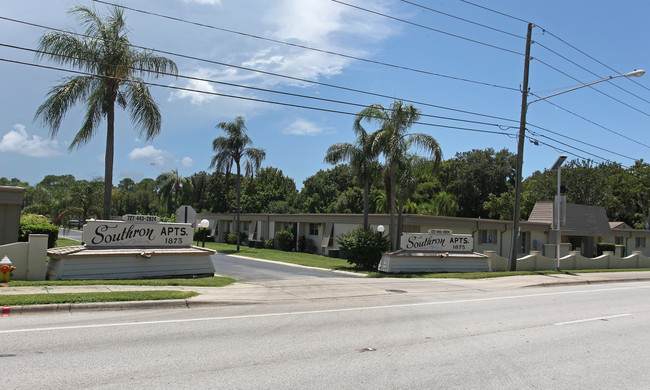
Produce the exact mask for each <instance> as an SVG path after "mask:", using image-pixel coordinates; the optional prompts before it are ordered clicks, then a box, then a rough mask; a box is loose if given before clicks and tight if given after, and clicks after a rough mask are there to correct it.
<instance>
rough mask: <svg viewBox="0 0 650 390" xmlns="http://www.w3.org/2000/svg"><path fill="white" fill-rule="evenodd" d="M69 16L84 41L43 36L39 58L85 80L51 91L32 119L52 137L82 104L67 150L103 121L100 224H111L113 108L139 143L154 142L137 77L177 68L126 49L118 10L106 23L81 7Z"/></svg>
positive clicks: (154, 108)
mask: <svg viewBox="0 0 650 390" xmlns="http://www.w3.org/2000/svg"><path fill="white" fill-rule="evenodd" d="M71 13H73V14H75V15H76V17H77V18H78V19H79V20H80V22H81V23H82V24H83V25H84V26H85V27H86V33H85V36H82V37H77V36H75V35H73V34H68V33H63V32H51V33H47V34H45V35H43V36H42V37H41V39H40V40H39V45H38V49H39V54H38V56H39V57H40V58H48V59H51V60H52V61H54V62H56V63H59V64H64V65H70V66H72V67H75V68H78V69H80V70H81V71H83V72H85V73H88V74H87V75H81V76H74V77H70V78H66V79H64V81H63V83H62V84H60V85H57V86H55V87H54V88H52V89H51V90H50V91H49V92H48V95H47V99H46V100H45V102H43V104H41V105H40V107H38V110H37V111H36V115H35V118H39V117H40V118H41V119H42V121H43V122H44V123H45V124H46V125H47V126H48V127H49V128H50V135H51V136H52V137H54V136H56V134H57V133H58V132H59V128H60V126H61V121H62V119H63V117H64V116H65V114H66V112H67V111H68V109H70V108H71V107H72V106H74V105H75V104H76V103H77V102H79V101H83V102H84V103H85V110H86V115H85V119H84V121H83V123H82V125H81V129H80V130H79V132H78V133H77V135H76V136H75V138H74V140H73V141H72V143H71V144H70V147H69V150H72V149H74V148H78V147H80V146H82V145H84V144H86V143H88V142H90V140H91V139H92V138H93V136H94V135H95V134H96V133H97V131H98V127H99V124H100V122H101V120H102V118H106V155H105V171H104V204H103V205H104V210H103V218H104V219H110V216H111V194H112V190H113V155H114V137H115V135H114V134H115V104H116V103H117V104H118V105H119V106H120V107H122V108H123V109H126V110H128V111H129V114H130V116H131V121H132V122H133V124H134V125H135V126H136V128H138V129H139V133H140V136H141V137H144V138H145V139H146V140H147V141H149V140H151V139H153V138H154V137H155V136H156V135H158V134H159V133H160V126H161V115H160V111H159V109H158V105H157V104H156V102H155V101H154V99H153V97H152V96H151V94H150V93H149V88H147V85H146V84H145V82H144V81H143V80H142V78H141V77H139V76H144V75H147V74H149V75H152V76H153V77H158V76H160V75H163V74H170V73H171V74H176V73H177V68H176V64H174V62H173V61H171V60H169V59H167V58H165V57H160V56H156V55H154V54H152V53H150V52H146V51H137V50H133V49H132V48H131V44H130V42H129V39H128V36H127V28H126V24H125V22H124V15H123V13H124V11H123V9H122V8H119V7H114V8H113V9H112V11H111V13H110V15H108V16H107V17H106V18H102V17H101V16H100V15H99V14H98V13H97V11H96V10H95V9H94V8H92V9H91V8H87V7H81V6H78V7H74V8H73V9H72V11H71Z"/></svg>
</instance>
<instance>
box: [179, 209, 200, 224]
mask: <svg viewBox="0 0 650 390" xmlns="http://www.w3.org/2000/svg"><path fill="white" fill-rule="evenodd" d="M176 222H180V223H189V224H190V225H192V226H194V222H196V211H195V210H194V209H193V208H192V206H181V207H179V208H178V210H176Z"/></svg>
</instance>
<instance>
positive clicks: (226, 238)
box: [223, 232, 246, 245]
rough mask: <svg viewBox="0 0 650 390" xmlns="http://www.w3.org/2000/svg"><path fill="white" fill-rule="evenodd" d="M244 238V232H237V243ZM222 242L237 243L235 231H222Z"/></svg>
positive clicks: (241, 241)
mask: <svg viewBox="0 0 650 390" xmlns="http://www.w3.org/2000/svg"><path fill="white" fill-rule="evenodd" d="M245 239H246V234H244V233H241V232H240V233H239V243H240V244H241V243H243V242H244V240H245ZM223 242H225V243H226V244H231V245H237V233H230V232H224V233H223Z"/></svg>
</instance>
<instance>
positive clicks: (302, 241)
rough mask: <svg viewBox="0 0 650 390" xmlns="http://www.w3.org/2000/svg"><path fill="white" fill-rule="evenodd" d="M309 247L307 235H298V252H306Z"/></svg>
mask: <svg viewBox="0 0 650 390" xmlns="http://www.w3.org/2000/svg"><path fill="white" fill-rule="evenodd" d="M305 249H307V239H306V238H305V236H300V237H298V252H304V251H305Z"/></svg>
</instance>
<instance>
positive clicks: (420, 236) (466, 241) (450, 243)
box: [400, 229, 474, 253]
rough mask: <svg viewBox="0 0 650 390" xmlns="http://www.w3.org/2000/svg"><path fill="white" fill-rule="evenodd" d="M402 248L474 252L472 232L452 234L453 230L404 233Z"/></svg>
mask: <svg viewBox="0 0 650 390" xmlns="http://www.w3.org/2000/svg"><path fill="white" fill-rule="evenodd" d="M400 243H401V246H402V249H403V250H407V251H418V252H438V253H439V252H443V253H444V252H473V251H474V237H472V235H471V234H452V233H451V230H437V229H431V230H429V232H428V233H404V234H402V239H401V241H400Z"/></svg>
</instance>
